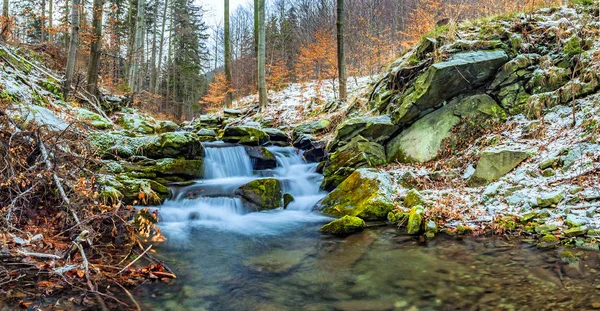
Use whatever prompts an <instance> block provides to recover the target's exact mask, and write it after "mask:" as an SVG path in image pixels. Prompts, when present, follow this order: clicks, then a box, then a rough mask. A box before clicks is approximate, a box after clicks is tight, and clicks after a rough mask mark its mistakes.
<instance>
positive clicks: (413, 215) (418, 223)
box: [406, 205, 425, 235]
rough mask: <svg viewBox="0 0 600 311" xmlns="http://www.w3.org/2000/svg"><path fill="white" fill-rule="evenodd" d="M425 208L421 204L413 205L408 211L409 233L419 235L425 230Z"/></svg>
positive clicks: (407, 226)
mask: <svg viewBox="0 0 600 311" xmlns="http://www.w3.org/2000/svg"><path fill="white" fill-rule="evenodd" d="M424 212H425V209H424V208H423V206H421V205H417V206H415V207H413V208H412V209H411V210H410V212H409V213H408V222H407V224H406V229H407V232H408V234H411V235H417V234H420V233H422V232H423V213H424Z"/></svg>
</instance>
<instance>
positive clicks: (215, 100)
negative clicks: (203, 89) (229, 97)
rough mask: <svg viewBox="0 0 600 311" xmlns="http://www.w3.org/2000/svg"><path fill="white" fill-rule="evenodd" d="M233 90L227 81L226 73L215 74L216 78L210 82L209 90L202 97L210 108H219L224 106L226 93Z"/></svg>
mask: <svg viewBox="0 0 600 311" xmlns="http://www.w3.org/2000/svg"><path fill="white" fill-rule="evenodd" d="M230 91H231V87H230V85H229V83H227V79H226V78H225V74H224V73H219V74H216V75H215V79H214V80H213V82H211V83H210V85H209V87H208V92H207V93H206V95H204V97H202V101H203V102H204V103H205V107H207V108H208V109H211V108H213V109H214V108H219V107H221V106H223V103H224V101H225V95H226V94H227V92H230Z"/></svg>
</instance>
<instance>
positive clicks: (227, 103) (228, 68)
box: [224, 0, 233, 108]
mask: <svg viewBox="0 0 600 311" xmlns="http://www.w3.org/2000/svg"><path fill="white" fill-rule="evenodd" d="M224 2H225V36H224V41H225V42H224V45H225V80H226V83H227V93H226V94H225V108H229V107H231V102H232V101H233V94H232V93H231V91H230V88H231V36H230V35H231V29H230V26H229V0H225V1H224Z"/></svg>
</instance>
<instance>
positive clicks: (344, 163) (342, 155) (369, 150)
mask: <svg viewBox="0 0 600 311" xmlns="http://www.w3.org/2000/svg"><path fill="white" fill-rule="evenodd" d="M385 163H386V156H385V149H384V148H383V146H381V145H380V144H377V143H374V142H370V141H368V140H367V139H365V138H363V137H362V136H356V137H354V138H353V139H352V140H351V141H350V142H349V143H348V144H346V145H345V146H343V147H341V148H339V149H338V150H337V151H336V152H334V153H333V154H332V155H331V156H330V157H329V160H328V161H327V163H326V164H325V166H324V168H323V174H324V175H325V180H324V181H323V183H322V184H321V188H322V189H325V190H327V191H331V190H333V189H334V188H335V187H336V186H337V185H339V183H340V182H341V181H343V180H344V179H345V178H346V177H348V176H349V175H350V174H351V173H352V172H354V170H355V169H358V168H367V167H375V166H378V165H383V164H385Z"/></svg>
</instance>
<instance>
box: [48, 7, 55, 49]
mask: <svg viewBox="0 0 600 311" xmlns="http://www.w3.org/2000/svg"><path fill="white" fill-rule="evenodd" d="M53 2H54V0H48V41H53V40H54V34H53V31H54V25H53V24H54V22H53V20H52V15H54V3H53Z"/></svg>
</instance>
